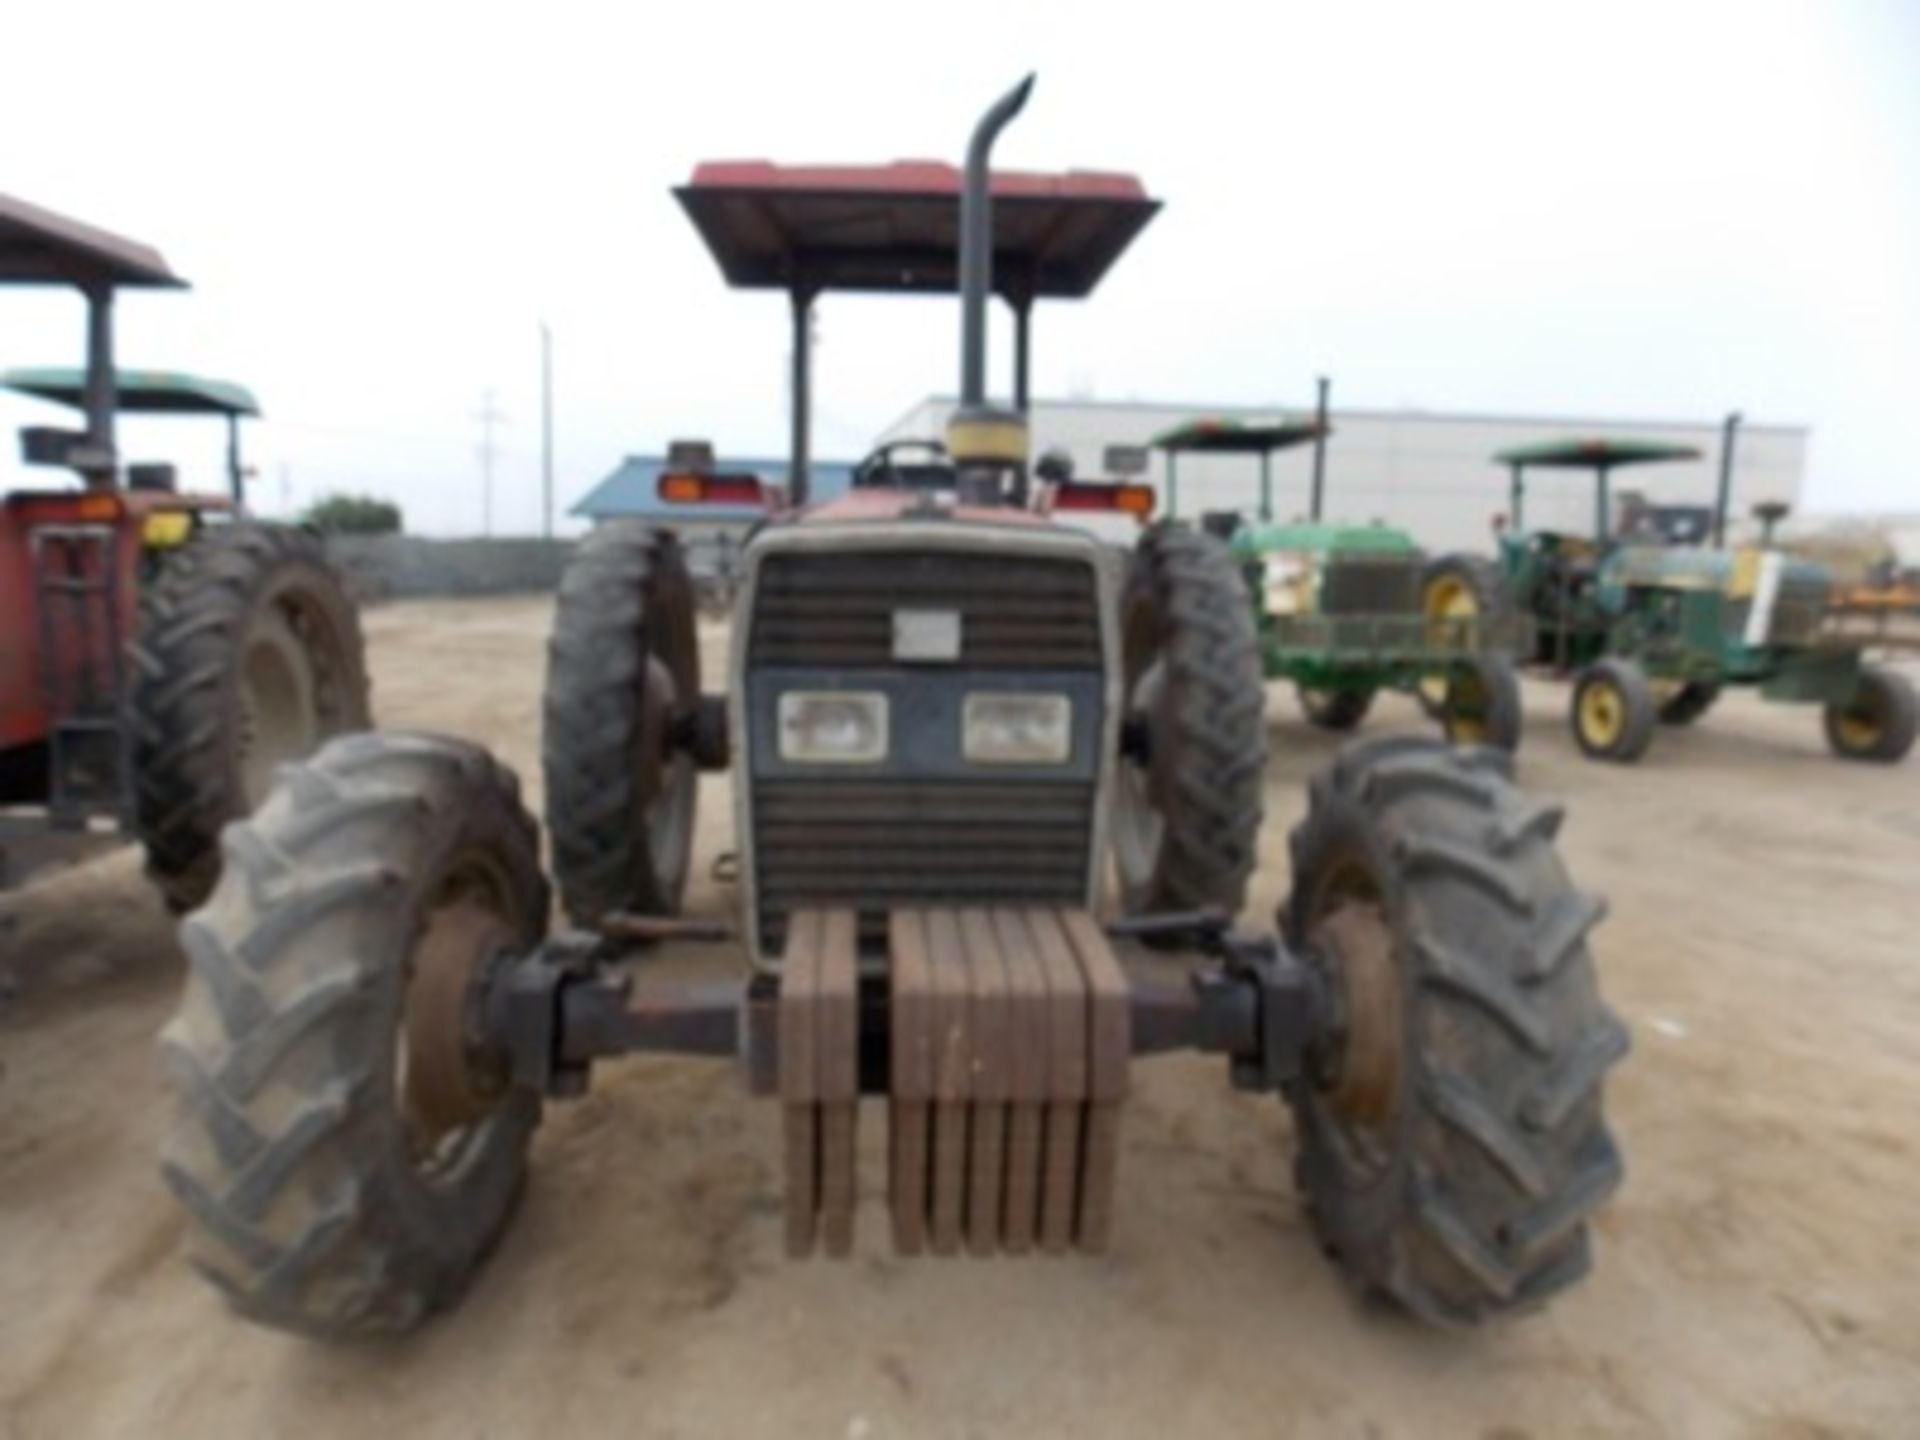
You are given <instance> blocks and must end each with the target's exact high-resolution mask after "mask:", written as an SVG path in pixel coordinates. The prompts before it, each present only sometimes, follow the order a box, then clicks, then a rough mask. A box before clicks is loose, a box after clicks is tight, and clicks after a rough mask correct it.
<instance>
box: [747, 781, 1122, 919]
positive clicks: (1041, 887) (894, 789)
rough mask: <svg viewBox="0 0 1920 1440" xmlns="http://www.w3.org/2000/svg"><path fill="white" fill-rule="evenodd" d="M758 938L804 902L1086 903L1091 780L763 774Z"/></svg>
mask: <svg viewBox="0 0 1920 1440" xmlns="http://www.w3.org/2000/svg"><path fill="white" fill-rule="evenodd" d="M753 806H754V818H753V833H754V867H755V871H756V875H757V884H758V899H759V911H760V927H761V943H762V946H763V947H764V948H765V949H766V950H767V951H768V953H770V954H777V953H778V952H779V949H780V946H781V944H782V943H783V940H784V937H785V933H786V919H787V916H788V915H789V914H790V913H791V912H792V911H793V910H795V909H797V908H799V907H801V906H803V905H825V904H843V905H851V906H853V907H854V908H855V909H856V910H858V911H861V912H863V913H865V914H866V915H868V916H869V917H872V916H875V915H880V914H883V912H884V911H885V910H886V909H887V908H889V907H891V906H896V905H901V904H909V903H913V902H916V901H917V902H922V903H926V904H952V903H955V902H956V901H960V900H982V901H985V900H993V901H1006V902H1027V901H1031V902H1035V903H1040V902H1057V903H1064V904H1079V903H1082V902H1083V901H1084V899H1085V896H1086V886H1087V862H1088V856H1087V846H1088V844H1089V842H1090V837H1091V834H1092V820H1093V813H1092V812H1093V787H1092V786H1091V785H1088V784H1085V783H1083V782H1064V783H1054V782H1046V783H1036V784H1032V785H1026V786H988V787H983V786H976V785H972V784H969V783H968V782H966V781H947V782H931V781H918V782H916V781H908V780H902V781H898V782H882V783H874V782H866V783H862V784H860V785H858V786H847V785H843V784H840V783H837V782H835V781H833V780H777V781H776V780H761V781H759V782H758V783H757V784H756V785H755V786H754V791H753Z"/></svg>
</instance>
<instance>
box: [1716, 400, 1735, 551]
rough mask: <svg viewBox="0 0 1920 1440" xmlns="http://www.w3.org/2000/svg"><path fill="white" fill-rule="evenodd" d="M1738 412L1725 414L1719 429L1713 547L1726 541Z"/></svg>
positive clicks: (1718, 546)
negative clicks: (1718, 474) (1718, 478)
mask: <svg viewBox="0 0 1920 1440" xmlns="http://www.w3.org/2000/svg"><path fill="white" fill-rule="evenodd" d="M1740 418H1741V417H1740V412H1739V411H1738V410H1734V411H1732V412H1730V413H1729V414H1728V415H1727V419H1726V423H1725V424H1724V425H1722V426H1721V429H1720V490H1719V493H1718V494H1717V495H1716V496H1715V497H1714V502H1713V548H1714V549H1716V550H1718V549H1720V548H1722V547H1723V546H1725V544H1726V543H1727V507H1728V506H1729V505H1731V504H1732V503H1733V441H1734V436H1735V435H1736V434H1737V433H1738V432H1739V429H1740Z"/></svg>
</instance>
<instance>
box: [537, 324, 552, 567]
mask: <svg viewBox="0 0 1920 1440" xmlns="http://www.w3.org/2000/svg"><path fill="white" fill-rule="evenodd" d="M540 533H541V535H542V536H544V537H545V538H546V539H548V540H551V539H553V331H552V330H550V329H548V328H547V322H546V321H544V320H542V321H541V322H540Z"/></svg>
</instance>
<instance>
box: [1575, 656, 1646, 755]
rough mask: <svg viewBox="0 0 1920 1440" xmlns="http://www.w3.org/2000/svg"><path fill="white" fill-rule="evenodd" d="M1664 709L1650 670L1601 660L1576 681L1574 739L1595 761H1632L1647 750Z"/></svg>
mask: <svg viewBox="0 0 1920 1440" xmlns="http://www.w3.org/2000/svg"><path fill="white" fill-rule="evenodd" d="M1658 723H1659V707H1658V706H1657V705H1656V704H1655V702H1654V698H1653V686H1652V684H1651V683H1649V682H1648V680H1647V672H1646V671H1644V670H1642V669H1641V668H1640V667H1639V666H1638V665H1637V664H1635V663H1634V662H1633V661H1631V660H1623V659H1617V658H1616V659H1608V660H1597V661H1595V662H1594V663H1593V664H1591V665H1589V666H1588V667H1587V668H1586V669H1584V670H1582V671H1581V672H1580V676H1579V678H1578V679H1577V680H1575V681H1574V685H1573V713H1572V724H1573V738H1574V741H1575V743H1577V744H1578V745H1579V746H1580V750H1581V753H1582V754H1584V755H1585V756H1586V757H1587V758H1588V759H1589V760H1611V761H1613V762H1614V763H1616V764H1621V765H1629V764H1632V763H1633V762H1634V761H1635V760H1638V759H1639V758H1640V757H1641V756H1642V755H1645V754H1646V753H1647V747H1648V746H1649V745H1651V744H1652V743H1653V732H1654V727H1655V726H1656V725H1657V724H1658Z"/></svg>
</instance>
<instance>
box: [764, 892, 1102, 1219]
mask: <svg viewBox="0 0 1920 1440" xmlns="http://www.w3.org/2000/svg"><path fill="white" fill-rule="evenodd" d="M887 936H888V942H887V948H888V956H887V974H886V979H887V998H886V1002H885V1009H884V1011H881V1010H879V1009H877V1008H875V1006H877V1004H878V992H876V993H875V995H874V996H873V997H870V998H872V999H873V1000H874V1001H875V1006H870V1007H869V1009H870V1010H872V1011H873V1013H871V1014H869V1015H868V1016H867V1017H866V1023H867V1024H868V1025H869V1026H872V1025H875V1024H879V1025H885V1026H886V1027H887V1031H886V1041H887V1043H886V1047H885V1063H886V1072H885V1075H884V1085H885V1089H886V1091H887V1098H888V1105H887V1116H888V1136H887V1182H888V1192H889V1199H888V1210H889V1218H890V1221H891V1231H892V1237H893V1245H894V1248H895V1250H896V1251H897V1252H898V1253H900V1254H902V1255H919V1254H924V1253H927V1252H931V1253H933V1254H935V1255H958V1254H961V1253H963V1252H964V1253H970V1254H973V1255H979V1256H987V1255H994V1254H999V1253H1002V1252H1005V1253H1010V1254H1023V1253H1026V1252H1028V1251H1030V1250H1032V1249H1034V1248H1035V1247H1036V1246H1038V1247H1039V1248H1042V1249H1045V1250H1048V1251H1050V1252H1054V1253H1059V1252H1063V1251H1065V1250H1068V1249H1070V1248H1072V1247H1074V1246H1075V1245H1078V1246H1079V1247H1080V1248H1082V1249H1086V1250H1100V1249H1103V1248H1104V1247H1105V1245H1106V1243H1107V1239H1108V1235H1109V1233H1110V1230H1111V1226H1112V1215H1113V1192H1114V1175H1115V1169H1116V1163H1117V1160H1118V1154H1119V1123H1120V1107H1121V1104H1122V1102H1123V1101H1124V1100H1125V1097H1126V1091H1127V1074H1128V1067H1129V1064H1130V1059H1131V1054H1130V1051H1131V1041H1132V1035H1131V1027H1132V1006H1133V997H1132V992H1131V988H1130V986H1129V982H1128V979H1127V976H1126V973H1125V971H1124V970H1123V969H1122V968H1121V966H1120V964H1119V962H1118V960H1117V959H1115V957H1114V955H1113V952H1112V949H1111V948H1110V946H1109V944H1108V941H1107V937H1106V935H1105V934H1104V932H1102V931H1101V929H1100V928H1099V926H1097V925H1096V924H1095V923H1094V922H1093V920H1092V919H1091V918H1090V917H1089V916H1088V915H1086V914H1085V912H1083V911H1080V910H1077V909H1067V910H1061V909H1052V908H1038V907H1036V908H1033V909H1027V910H1017V909H1011V908H1000V909H988V908H986V907H970V908H966V909H952V908H921V907H912V906H910V907H903V908H901V909H898V910H895V911H893V912H891V913H890V915H889V916H888V926H887ZM856 938H857V937H856V933H855V920H854V913H853V911H852V910H850V909H846V908H835V909H813V908H809V909H803V910H799V911H796V912H795V914H794V917H793V922H792V925H791V926H790V928H789V933H788V944H787V949H786V952H785V954H784V955H783V957H782V960H781V966H780V973H779V980H778V993H779V999H778V1001H777V1031H778V1046H779V1055H778V1059H777V1061H776V1065H777V1070H778V1075H779V1095H780V1100H781V1104H782V1106H783V1107H784V1127H785V1147H786V1162H785V1169H786V1185H787V1198H786V1215H787V1249H788V1251H789V1253H791V1254H792V1255H794V1256H796V1257H798V1256H805V1255H809V1254H812V1253H813V1252H814V1251H815V1250H816V1249H818V1250H821V1251H824V1252H825V1253H826V1254H827V1255H830V1256H839V1255H845V1254H847V1253H848V1252H849V1251H850V1249H851V1248H852V1241H853V1212H854V1204H855V1195H856V1191H857V1184H856V1180H857V1176H856V1148H857V1147H856V1144H855V1141H856V1133H855V1124H856V1118H857V1115H858V1105H859V1094H860V1074H859V1064H858V1057H859V1050H860V1030H861V1027H862V1023H863V1022H862V1012H861V1000H860V994H859V986H858V980H859V977H858V973H857V972H858V966H857V961H856V953H857V947H856ZM767 983H768V985H769V986H771V985H772V983H773V982H772V981H771V980H769V981H768V982H767ZM749 1028H751V1027H749ZM748 1048H749V1049H752V1048H753V1047H752V1045H751V1044H750V1045H749V1047H748Z"/></svg>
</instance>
